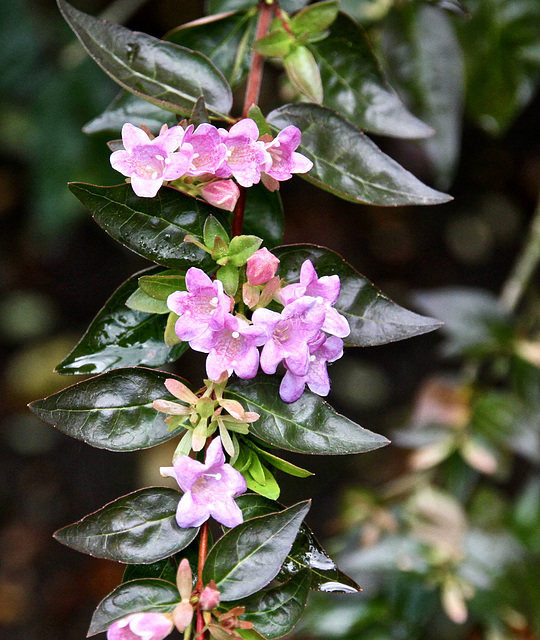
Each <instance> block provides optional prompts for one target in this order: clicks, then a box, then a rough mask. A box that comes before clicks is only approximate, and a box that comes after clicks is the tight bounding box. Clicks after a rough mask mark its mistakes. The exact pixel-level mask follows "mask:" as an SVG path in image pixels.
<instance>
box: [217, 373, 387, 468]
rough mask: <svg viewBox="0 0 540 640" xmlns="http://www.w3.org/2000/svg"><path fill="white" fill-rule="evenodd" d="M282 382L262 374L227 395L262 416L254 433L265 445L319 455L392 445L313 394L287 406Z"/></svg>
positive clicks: (237, 384)
mask: <svg viewBox="0 0 540 640" xmlns="http://www.w3.org/2000/svg"><path fill="white" fill-rule="evenodd" d="M280 382H281V378H280V377H279V376H267V375H265V374H259V375H258V376H257V377H256V378H253V379H252V380H238V381H236V382H234V383H233V384H232V385H230V386H229V387H227V389H226V392H225V393H226V395H227V396H228V397H230V398H233V399H234V400H238V401H240V402H241V403H242V404H243V405H244V406H245V407H246V408H247V409H248V411H256V412H257V413H258V414H260V418H259V419H258V420H257V421H256V422H254V423H253V424H252V425H251V427H250V431H251V433H253V435H255V436H257V437H258V438H260V439H261V440H263V441H264V442H267V443H268V444H271V445H272V446H274V447H280V448H281V449H285V450H286V451H295V452H296V453H311V454H319V455H342V454H347V453H363V452H366V451H372V450H373V449H378V448H380V447H384V446H385V445H386V444H388V440H387V439H386V438H384V437H383V436H380V435H378V434H376V433H372V432H371V431H368V430H367V429H363V428H362V427H361V426H360V425H358V424H356V423H354V422H353V421H352V420H349V418H346V417H345V416H342V415H340V414H339V413H336V412H335V411H334V409H332V407H331V406H330V405H329V404H328V403H326V402H325V401H324V400H323V399H322V398H321V397H320V396H317V395H315V394H314V393H311V392H310V391H307V390H306V391H304V393H303V394H302V396H300V398H299V399H298V400H297V401H296V402H291V403H285V402H283V400H281V398H280V397H279V384H280Z"/></svg>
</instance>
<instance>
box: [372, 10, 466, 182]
mask: <svg viewBox="0 0 540 640" xmlns="http://www.w3.org/2000/svg"><path fill="white" fill-rule="evenodd" d="M383 44H384V51H385V57H386V62H387V64H386V67H387V69H388V73H389V76H390V78H391V79H392V80H393V84H394V86H396V87H398V90H399V88H400V89H401V94H402V96H403V98H404V100H405V101H406V102H407V104H408V105H410V106H411V108H412V109H413V110H414V112H415V113H416V114H418V116H419V117H420V118H422V120H423V121H424V122H426V123H427V124H429V125H430V126H432V127H433V129H434V130H435V135H434V136H432V137H430V138H428V139H426V140H423V141H422V142H421V143H420V144H421V147H422V149H423V150H424V151H425V153H426V155H427V157H428V159H429V161H430V162H431V165H432V167H433V169H434V171H433V173H434V175H435V179H436V184H437V185H438V186H440V187H441V188H448V186H449V185H450V182H451V180H452V178H453V176H454V171H455V167H456V164H457V160H458V156H459V149H460V140H461V120H462V112H463V99H464V89H465V86H464V85H465V78H464V68H463V59H462V54H461V47H460V45H459V42H458V40H457V36H456V34H455V30H454V26H453V23H452V21H451V19H450V16H449V15H448V14H447V13H446V12H445V11H441V10H440V9H437V8H435V7H429V6H425V5H414V6H413V5H408V6H406V7H405V6H403V7H401V8H400V9H399V10H397V9H396V10H395V11H393V12H392V13H391V14H390V16H389V18H388V19H387V20H386V22H385V30H384V38H383Z"/></svg>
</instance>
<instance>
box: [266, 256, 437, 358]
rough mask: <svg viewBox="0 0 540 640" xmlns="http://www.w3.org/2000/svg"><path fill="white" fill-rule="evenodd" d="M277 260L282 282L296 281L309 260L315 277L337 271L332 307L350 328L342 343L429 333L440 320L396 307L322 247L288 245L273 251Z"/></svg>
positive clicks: (384, 340)
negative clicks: (337, 287) (337, 290)
mask: <svg viewBox="0 0 540 640" xmlns="http://www.w3.org/2000/svg"><path fill="white" fill-rule="evenodd" d="M274 253H275V255H276V256H277V257H278V258H279V259H280V261H281V262H280V265H279V275H280V276H281V277H282V278H284V279H285V281H286V282H298V281H299V279H300V268H301V266H302V264H303V262H304V261H305V260H308V259H309V260H311V262H312V263H313V266H314V267H315V269H316V271H317V273H318V275H319V277H321V276H329V275H333V274H337V275H338V276H339V277H340V281H341V290H340V295H339V298H338V301H337V302H336V304H335V305H334V307H335V308H336V309H337V310H338V311H339V312H340V313H342V314H343V315H344V316H345V317H346V318H347V320H348V321H349V325H350V327H351V333H350V335H349V336H347V338H345V342H346V343H347V344H350V345H353V346H356V347H368V346H375V345H381V344H387V343H388V342H395V341H396V340H404V339H405V338H411V337H413V336H418V335H422V334H424V333H429V332H430V331H433V330H434V329H438V328H439V327H440V326H441V324H442V323H441V322H440V320H434V319H433V318H426V317H424V316H420V315H418V314H417V313H413V312H412V311H408V310H407V309H404V308H403V307H400V306H399V305H397V304H396V303H395V302H392V301H391V300H390V299H389V298H387V297H386V296H385V295H384V294H383V293H381V291H379V289H377V288H376V287H375V286H374V285H373V284H371V282H370V281H369V280H367V279H366V278H364V276H363V275H361V274H360V273H358V271H356V270H355V269H354V268H353V267H351V265H350V264H349V263H347V262H345V260H343V258H342V257H341V256H340V255H339V254H337V253H335V252H334V251H330V249H325V248H324V247H317V246H315V245H290V246H284V247H278V248H276V249H275V250H274Z"/></svg>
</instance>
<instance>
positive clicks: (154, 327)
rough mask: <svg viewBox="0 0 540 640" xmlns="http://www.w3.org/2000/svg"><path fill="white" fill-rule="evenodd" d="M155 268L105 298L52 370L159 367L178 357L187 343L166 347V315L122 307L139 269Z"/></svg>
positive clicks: (133, 288) (79, 371)
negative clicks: (91, 319)
mask: <svg viewBox="0 0 540 640" xmlns="http://www.w3.org/2000/svg"><path fill="white" fill-rule="evenodd" d="M159 271H160V269H159V267H154V268H152V269H150V270H146V271H141V272H140V273H136V274H135V275H134V276H132V277H131V278H129V280H126V282H124V284H122V285H121V286H120V287H119V288H118V289H117V290H116V291H115V292H114V293H113V295H112V296H111V297H110V298H109V300H107V302H106V303H105V305H104V307H103V309H101V311H100V312H99V313H98V314H97V316H96V317H95V318H94V320H93V321H92V324H91V325H90V326H89V327H88V330H87V331H86V333H85V334H84V336H83V337H82V338H81V340H80V342H79V344H78V345H77V346H76V347H75V348H74V349H73V351H72V352H71V353H70V354H69V355H68V356H67V357H66V358H65V359H64V360H63V361H62V362H61V363H60V364H59V365H58V366H57V367H56V372H57V373H61V374H64V375H68V374H88V373H91V374H95V373H103V372H105V371H108V370H109V369H112V368H119V367H134V366H138V365H145V366H147V367H160V366H161V365H164V364H166V363H167V362H174V361H175V360H178V358H179V357H180V356H181V355H182V354H183V353H184V352H185V351H186V350H187V348H188V345H187V343H181V344H178V345H175V346H174V347H168V346H167V345H166V344H165V342H164V340H163V335H164V331H165V325H166V322H167V317H166V316H161V315H149V314H148V313H141V312H139V311H133V310H132V309H128V307H126V300H127V299H128V298H129V296H130V295H131V294H132V293H133V292H134V291H136V290H137V280H138V278H139V276H140V275H141V273H145V274H152V273H157V272H159ZM144 277H152V276H151V275H148V276H144Z"/></svg>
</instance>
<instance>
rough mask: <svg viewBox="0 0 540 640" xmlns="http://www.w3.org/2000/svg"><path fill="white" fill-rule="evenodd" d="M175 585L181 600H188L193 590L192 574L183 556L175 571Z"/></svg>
mask: <svg viewBox="0 0 540 640" xmlns="http://www.w3.org/2000/svg"><path fill="white" fill-rule="evenodd" d="M176 586H177V587H178V591H179V592H180V597H181V598H182V602H189V599H190V597H191V592H192V591H193V576H192V574H191V567H190V566H189V561H188V560H187V558H183V559H182V561H181V562H180V566H179V567H178V571H177V573H176Z"/></svg>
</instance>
